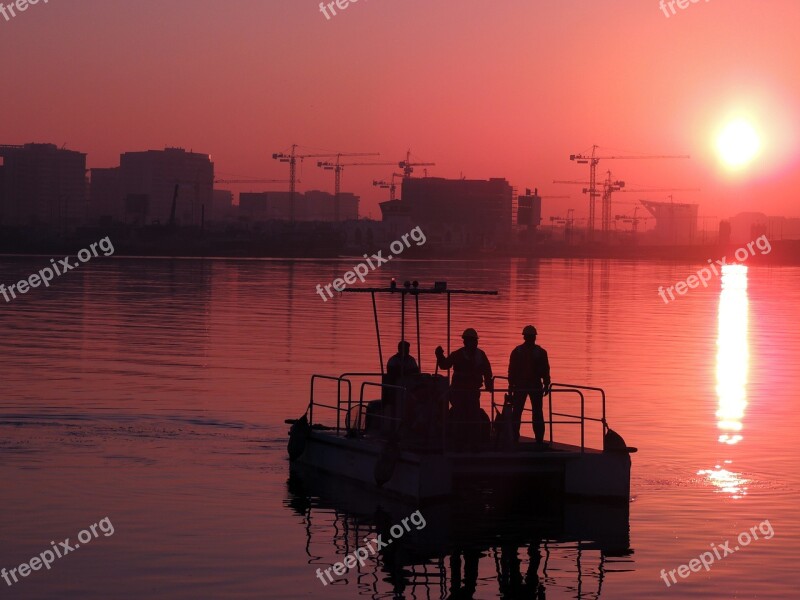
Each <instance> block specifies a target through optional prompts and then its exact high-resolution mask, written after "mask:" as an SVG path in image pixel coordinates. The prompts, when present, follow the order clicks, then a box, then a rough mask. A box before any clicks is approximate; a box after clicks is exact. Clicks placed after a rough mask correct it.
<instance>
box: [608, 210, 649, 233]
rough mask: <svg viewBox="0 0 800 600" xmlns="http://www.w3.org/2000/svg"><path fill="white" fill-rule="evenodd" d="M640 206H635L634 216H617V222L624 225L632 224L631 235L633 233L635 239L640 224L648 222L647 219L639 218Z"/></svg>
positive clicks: (615, 217) (615, 218)
mask: <svg viewBox="0 0 800 600" xmlns="http://www.w3.org/2000/svg"><path fill="white" fill-rule="evenodd" d="M639 208H641V207H639V206H635V207H634V208H633V216H630V215H615V216H614V220H615V221H622V222H623V223H630V224H631V233H633V235H634V237H635V236H636V234H637V232H638V231H639V222H640V221H644V222H646V221H647V217H639V216H637V213H638V212H639Z"/></svg>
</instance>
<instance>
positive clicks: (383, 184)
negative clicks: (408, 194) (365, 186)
mask: <svg viewBox="0 0 800 600" xmlns="http://www.w3.org/2000/svg"><path fill="white" fill-rule="evenodd" d="M396 177H400V178H402V177H403V174H402V173H392V179H391V182H388V181H385V180H381V181H376V180H373V181H372V185H374V186H375V187H379V188H381V189H384V190H389V200H394V199H395V198H396V197H397V193H396V192H397V184H396V183H395V182H394V180H395V178H396Z"/></svg>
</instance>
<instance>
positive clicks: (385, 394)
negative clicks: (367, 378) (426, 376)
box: [381, 340, 419, 433]
mask: <svg viewBox="0 0 800 600" xmlns="http://www.w3.org/2000/svg"><path fill="white" fill-rule="evenodd" d="M410 350H411V344H409V343H408V342H407V341H405V340H403V341H401V342H399V343H398V344H397V354H395V355H394V356H392V357H391V358H390V359H389V360H388V361H387V363H386V374H385V375H384V376H383V379H382V381H383V384H384V385H399V384H400V383H401V379H402V378H403V377H406V376H407V375H413V374H416V373H419V366H418V365H417V361H416V360H414V357H413V356H411V354H409V351H410ZM381 399H382V400H383V408H382V413H383V416H384V417H386V419H387V420H385V421H384V422H383V423H382V429H383V431H384V433H386V432H387V431H394V430H395V429H396V428H397V427H399V425H400V421H401V420H402V418H403V415H404V413H406V412H407V411H408V409H409V407H408V406H407V403H406V402H404V399H407V398H406V395H405V394H404V393H403V392H402V391H401V390H398V389H394V388H389V387H384V388H382V390H381Z"/></svg>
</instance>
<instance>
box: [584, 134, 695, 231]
mask: <svg viewBox="0 0 800 600" xmlns="http://www.w3.org/2000/svg"><path fill="white" fill-rule="evenodd" d="M598 149H599V146H597V145H596V144H595V145H593V146H592V153H591V154H570V156H569V159H570V160H571V161H575V162H576V163H578V164H581V165H585V164H588V165H589V187H588V188H587V189H585V190H584V193H585V194H589V222H588V230H589V238H590V239H591V237H592V235H593V234H594V227H595V208H596V207H595V202H596V199H597V198H598V197H600V196H601V194H600V192H599V191H598V189H597V164H598V163H599V162H600V161H601V160H636V159H647V160H652V159H664V158H690V157H689V155H688V154H681V155H678V154H658V155H638V156H637V155H629V156H615V155H608V156H600V155H598V153H597V150H598ZM603 209H604V210H603V231H604V232H607V231H608V230H609V225H610V220H609V218H608V217H610V214H611V211H610V208H608V207H607V206H606V203H605V202H604V205H603Z"/></svg>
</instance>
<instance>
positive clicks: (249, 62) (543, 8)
mask: <svg viewBox="0 0 800 600" xmlns="http://www.w3.org/2000/svg"><path fill="white" fill-rule="evenodd" d="M4 3H5V4H7V3H8V2H6V1H5V0H4ZM675 10H676V14H674V15H671V16H669V17H667V16H665V14H664V12H662V11H661V10H660V8H659V2H658V0H594V1H589V0H546V1H545V0H494V1H491V2H490V1H487V0H359V1H358V2H357V3H356V4H351V5H350V6H349V7H348V8H347V9H346V10H344V11H338V13H339V14H337V16H335V17H333V18H331V19H330V20H327V19H326V18H325V16H324V15H323V14H322V13H321V12H320V10H319V2H318V0H317V1H314V0H226V1H224V2H221V1H219V0H160V1H157V0H137V1H135V2H132V1H123V0H50V1H49V2H48V3H47V4H44V0H40V1H39V3H38V4H36V5H35V6H29V7H28V9H27V10H26V11H25V12H23V13H18V14H17V15H16V16H15V17H12V18H10V19H9V20H6V19H5V18H3V17H2V16H0V55H1V56H2V57H3V60H2V61H0V86H2V87H1V88H0V89H2V95H1V96H0V98H2V116H0V143H2V144H21V143H25V142H29V141H39V142H53V143H56V144H58V145H59V146H60V145H62V144H65V143H66V145H67V147H68V148H70V149H75V150H80V151H83V152H86V153H88V164H89V166H90V167H104V166H114V165H117V164H118V162H119V154H120V152H123V151H128V150H145V149H158V148H163V147H165V146H181V147H184V148H187V149H193V150H194V151H196V152H205V153H209V154H211V155H212V158H213V160H214V162H215V164H216V170H217V175H218V176H219V177H225V176H227V175H236V176H257V177H270V178H285V177H286V176H287V175H288V170H287V169H286V168H285V166H284V165H280V164H278V163H277V162H275V161H273V160H272V159H271V154H272V153H273V152H279V151H283V150H287V149H288V148H289V147H290V145H291V144H293V143H297V144H300V145H301V146H302V147H303V148H304V149H306V150H307V151H309V152H312V151H314V150H318V151H319V150H331V151H342V152H380V153H381V156H380V157H377V158H375V159H365V160H377V161H396V160H398V161H399V160H401V159H402V158H403V157H404V154H405V151H406V150H407V149H409V148H410V149H411V151H412V153H413V155H414V156H415V157H416V158H418V159H421V160H424V161H429V162H436V163H437V166H436V167H435V168H431V169H430V170H429V174H431V175H441V176H445V177H458V176H460V175H462V174H463V175H464V176H465V177H468V178H488V177H506V178H508V179H509V181H510V182H511V183H512V185H514V186H516V187H517V188H518V189H519V190H520V191H522V190H523V189H524V188H525V187H539V189H540V193H543V194H545V195H571V196H572V197H571V198H570V199H569V200H552V201H546V203H545V214H546V215H549V214H558V213H563V212H564V211H565V210H566V208H567V207H575V208H576V209H578V212H579V214H580V213H585V207H586V199H585V197H583V196H582V195H581V194H580V191H579V189H578V187H577V186H563V185H554V184H552V180H553V179H586V178H587V177H588V167H584V166H579V165H576V164H574V163H571V162H570V161H569V155H570V154H572V153H577V152H583V151H586V150H588V149H590V147H591V145H592V144H598V145H599V146H600V147H601V149H602V150H601V151H602V152H605V153H610V154H628V153H634V154H690V155H691V156H692V158H691V160H660V161H644V160H640V161H623V160H615V161H604V162H601V163H600V168H599V170H600V172H603V173H604V171H605V170H606V169H609V168H610V169H612V171H613V173H614V177H615V178H619V179H624V180H625V181H626V182H628V186H629V187H634V186H648V187H653V186H655V187H680V188H695V187H698V188H701V190H702V191H701V192H700V193H676V194H675V200H676V201H679V200H680V201H697V202H700V204H701V208H700V212H701V214H704V215H707V216H717V217H726V216H729V215H731V214H734V213H736V212H739V211H741V210H760V211H765V212H767V213H770V214H787V215H793V216H800V210H798V207H797V202H796V198H797V190H798V189H800V169H798V166H799V163H800V160H799V158H800V137H799V134H798V132H800V123H798V121H799V120H800V32H799V31H798V26H799V25H800V2H798V0H760V1H755V0H709V1H707V2H706V1H704V0H701V1H700V2H698V3H697V4H689V5H688V7H686V8H685V9H680V8H678V7H677V5H676V6H675ZM667 11H668V12H669V9H667ZM733 119H744V120H745V121H746V122H747V123H749V124H750V125H751V126H752V128H753V129H754V130H755V131H756V133H757V134H758V136H759V139H760V152H759V154H758V155H757V156H756V157H755V159H754V160H753V162H750V163H748V164H747V165H745V166H744V168H742V169H739V170H736V171H733V170H731V169H729V168H726V167H725V166H724V165H722V164H721V163H720V160H719V157H718V155H717V152H716V149H715V143H716V138H717V136H718V133H719V131H720V130H721V128H722V127H723V126H724V125H725V124H726V123H727V122H729V121H731V120H733ZM391 171H392V169H391V167H382V168H372V167H370V168H361V167H354V168H351V169H347V170H345V172H344V175H343V189H344V190H346V191H355V192H357V193H360V194H361V195H362V197H363V202H362V214H364V215H366V214H368V213H370V212H372V214H373V216H378V210H377V208H376V207H377V202H378V201H379V200H383V199H385V197H386V194H387V192H386V191H385V190H379V189H375V188H373V187H372V186H371V185H370V184H371V182H372V180H373V179H377V178H382V177H387V176H388V175H390V173H391ZM419 174H421V172H419ZM302 175H303V177H302V179H303V181H302V183H301V185H300V187H299V189H301V190H305V189H328V190H332V188H333V176H332V174H330V173H327V172H323V171H321V170H320V169H318V168H317V167H316V166H315V163H314V162H313V161H310V160H309V161H306V162H305V165H304V167H303V173H302ZM246 187H250V188H253V189H255V188H257V187H259V186H246ZM270 189H278V186H272V188H270ZM665 196H666V194H650V195H649V196H648V197H651V198H653V199H663V198H664V197H665ZM639 197H644V195H637V194H624V195H618V196H617V199H618V200H622V201H627V202H633V201H635V200H636V199H638V198H639ZM630 208H631V207H628V206H625V205H620V206H618V207H615V209H614V212H615V213H619V212H625V211H628V210H630Z"/></svg>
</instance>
